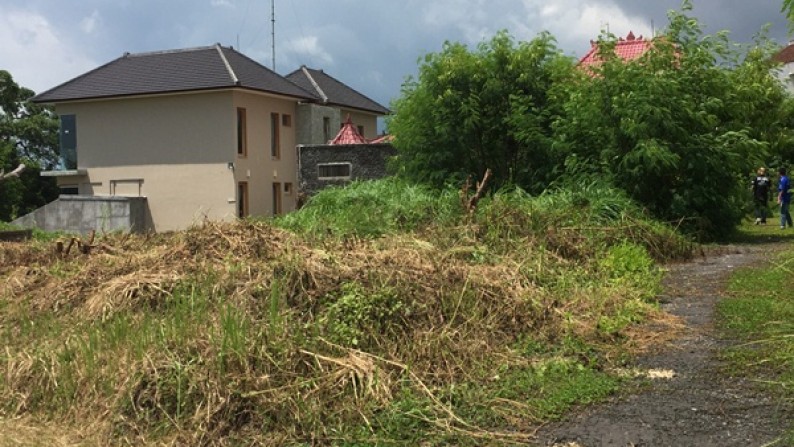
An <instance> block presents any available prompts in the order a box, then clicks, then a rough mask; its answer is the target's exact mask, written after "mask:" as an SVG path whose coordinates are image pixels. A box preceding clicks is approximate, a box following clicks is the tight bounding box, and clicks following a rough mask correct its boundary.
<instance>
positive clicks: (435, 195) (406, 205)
mask: <svg viewBox="0 0 794 447" xmlns="http://www.w3.org/2000/svg"><path fill="white" fill-rule="evenodd" d="M460 215H461V209H460V207H459V206H458V197H457V193H456V192H455V191H453V190H451V189H447V190H444V191H441V192H438V191H434V190H432V189H430V188H428V187H425V186H422V185H417V184H414V183H410V182H407V181H405V180H401V179H398V178H388V179H385V180H379V181H366V182H355V183H352V184H350V185H348V186H345V187H333V188H328V189H324V190H322V191H320V192H319V193H318V194H317V195H316V196H314V197H312V198H311V199H310V200H309V202H308V203H307V204H306V205H305V206H304V207H303V208H302V209H301V210H300V211H298V212H295V213H290V214H287V215H285V216H282V217H279V218H277V219H276V221H275V224H276V225H278V226H281V227H283V228H286V229H289V230H292V231H295V232H298V233H301V234H304V235H310V236H313V237H327V236H331V237H344V236H356V237H365V238H367V237H378V236H382V235H384V234H393V233H397V232H409V231H412V230H415V229H417V228H419V227H421V226H423V225H428V224H431V223H435V224H438V225H445V224H448V223H450V222H453V221H455V220H456V219H458V218H459V216H460Z"/></svg>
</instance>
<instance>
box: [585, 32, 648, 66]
mask: <svg viewBox="0 0 794 447" xmlns="http://www.w3.org/2000/svg"><path fill="white" fill-rule="evenodd" d="M598 45H599V44H598V42H596V41H593V40H591V41H590V51H588V52H587V54H585V55H584V57H582V58H581V59H580V60H579V66H580V67H582V68H589V67H597V66H599V65H601V64H602V63H603V60H602V59H601V56H600V55H599V54H598V53H599V46H598ZM652 45H653V43H652V41H650V40H648V39H645V38H643V37H642V35H640V36H639V37H635V36H634V33H633V32H632V31H629V34H628V35H627V36H626V37H625V38H623V37H621V38H619V39H618V41H617V42H616V43H615V56H617V57H619V58H620V59H621V60H623V61H626V62H628V61H632V60H635V59H637V58H639V57H640V56H642V55H643V54H645V53H646V52H647V51H648V50H649V49H650V48H651V46H652Z"/></svg>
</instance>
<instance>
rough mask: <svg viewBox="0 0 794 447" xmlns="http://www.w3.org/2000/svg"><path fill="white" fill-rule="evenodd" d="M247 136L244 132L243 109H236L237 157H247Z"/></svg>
mask: <svg viewBox="0 0 794 447" xmlns="http://www.w3.org/2000/svg"><path fill="white" fill-rule="evenodd" d="M247 140H248V136H247V131H246V117H245V109H244V108H242V107H238V108H237V155H239V156H240V157H245V156H247V155H248V141H247Z"/></svg>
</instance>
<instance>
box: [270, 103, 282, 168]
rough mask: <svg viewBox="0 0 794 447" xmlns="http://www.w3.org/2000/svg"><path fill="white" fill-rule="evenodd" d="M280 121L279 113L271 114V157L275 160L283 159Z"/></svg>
mask: <svg viewBox="0 0 794 447" xmlns="http://www.w3.org/2000/svg"><path fill="white" fill-rule="evenodd" d="M279 128H280V126H279V120H278V113H271V114H270V156H271V157H272V158H273V159H274V160H278V159H279V158H280V157H281V148H280V144H281V139H280V135H279Z"/></svg>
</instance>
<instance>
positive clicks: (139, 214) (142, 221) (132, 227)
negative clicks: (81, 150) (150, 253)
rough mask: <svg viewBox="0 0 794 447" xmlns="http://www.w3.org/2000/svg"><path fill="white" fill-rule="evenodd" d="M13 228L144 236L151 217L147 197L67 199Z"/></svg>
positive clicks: (58, 200) (66, 197)
mask: <svg viewBox="0 0 794 447" xmlns="http://www.w3.org/2000/svg"><path fill="white" fill-rule="evenodd" d="M11 224H12V225H16V226H19V227H22V228H39V229H42V230H45V231H66V232H69V233H82V234H86V233H89V232H90V231H92V230H95V231H97V232H110V231H124V232H138V233H141V232H146V231H149V230H150V229H151V216H150V215H149V213H148V208H147V204H146V199H145V198H143V197H94V196H66V195H64V196H60V197H59V198H58V199H57V200H55V201H54V202H51V203H48V204H47V205H45V206H43V207H42V208H39V209H38V210H36V211H34V212H32V213H30V214H28V215H26V216H23V217H20V218H19V219H17V220H15V221H13V222H11Z"/></svg>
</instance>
